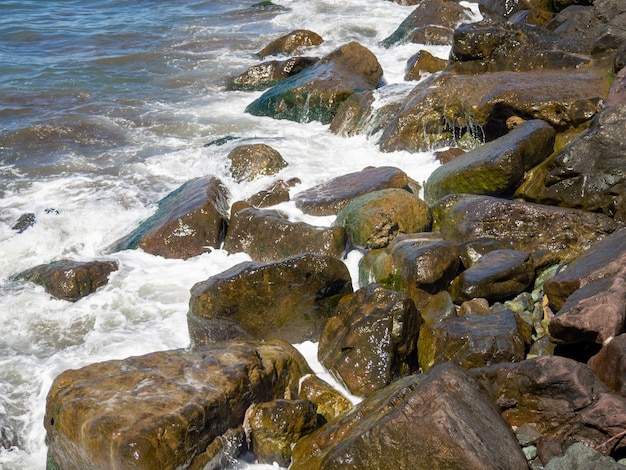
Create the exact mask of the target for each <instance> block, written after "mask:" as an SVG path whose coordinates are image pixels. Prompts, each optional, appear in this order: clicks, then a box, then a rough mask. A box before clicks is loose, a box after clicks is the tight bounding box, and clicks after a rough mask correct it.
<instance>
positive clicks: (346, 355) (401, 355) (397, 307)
mask: <svg viewBox="0 0 626 470" xmlns="http://www.w3.org/2000/svg"><path fill="white" fill-rule="evenodd" d="M421 322H422V319H421V318H420V316H419V314H418V313H417V310H416V309H415V305H414V304H413V301H412V300H411V299H410V298H409V297H408V295H406V294H405V293H403V292H395V291H391V290H388V289H384V288H382V287H381V286H379V285H377V284H370V285H368V286H366V287H363V288H361V289H359V290H358V291H356V292H355V293H354V294H351V295H348V296H346V297H344V298H342V299H341V301H340V302H339V304H338V306H337V310H336V315H335V316H333V317H331V318H330V319H329V320H328V322H327V323H326V326H325V327H324V331H323V332H322V335H321V336H320V340H319V349H318V359H319V361H320V362H321V363H322V365H324V367H325V368H326V369H327V370H328V371H330V372H331V373H332V374H333V375H334V376H335V377H336V378H337V379H338V380H339V381H340V382H341V383H343V384H345V386H346V388H347V389H348V390H349V391H350V393H352V394H354V395H359V396H368V395H371V394H372V393H373V392H375V391H376V390H380V389H381V388H383V387H385V386H386V385H388V384H389V383H391V382H392V381H393V380H396V379H398V378H400V377H403V376H405V375H408V374H410V373H411V372H413V371H414V370H416V367H417V360H416V356H415V343H416V341H417V335H418V333H419V328H420V325H421Z"/></svg>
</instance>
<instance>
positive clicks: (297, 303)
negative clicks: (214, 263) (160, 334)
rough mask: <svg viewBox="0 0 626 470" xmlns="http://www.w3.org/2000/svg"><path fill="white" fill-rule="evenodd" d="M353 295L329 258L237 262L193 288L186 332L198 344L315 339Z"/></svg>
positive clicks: (342, 268)
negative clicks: (341, 301) (342, 301)
mask: <svg viewBox="0 0 626 470" xmlns="http://www.w3.org/2000/svg"><path fill="white" fill-rule="evenodd" d="M351 292H352V282H351V279H350V273H349V272H348V268H347V267H346V265H345V264H344V263H343V262H342V261H341V260H339V259H337V258H333V257H330V256H323V255H313V254H305V255H300V256H295V257H292V258H287V259H285V260H281V261H277V262H273V263H266V264H261V263H254V262H244V263H240V264H238V265H236V266H234V267H232V268H230V269H228V270H226V271H224V272H222V273H220V274H217V275H215V276H212V277H210V278H209V279H207V280H206V281H203V282H199V283H197V284H196V285H194V286H193V287H192V288H191V298H190V300H189V312H188V314H187V323H188V326H189V334H190V336H191V340H192V342H193V344H194V345H196V346H199V345H202V344H207V343H212V342H215V341H218V340H222V339H228V338H234V337H242V338H254V339H269V338H280V339H284V340H286V341H289V342H290V343H301V342H303V341H307V340H310V341H317V340H318V338H319V335H320V333H321V332H322V329H323V328H324V325H325V324H326V321H327V320H328V318H329V317H331V316H332V315H333V311H334V308H335V306H336V305H337V302H339V299H340V298H341V297H343V296H344V295H347V294H349V293H351Z"/></svg>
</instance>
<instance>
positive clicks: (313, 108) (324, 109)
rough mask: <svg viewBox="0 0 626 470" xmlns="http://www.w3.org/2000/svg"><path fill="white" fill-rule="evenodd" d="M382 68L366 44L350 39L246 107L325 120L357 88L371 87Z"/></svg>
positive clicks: (256, 112)
mask: <svg viewBox="0 0 626 470" xmlns="http://www.w3.org/2000/svg"><path fill="white" fill-rule="evenodd" d="M382 76H383V70H382V68H381V66H380V64H379V63H378V60H377V59H376V56H374V54H372V52H371V51H369V50H368V49H367V48H365V47H363V46H362V45H360V44H359V43H357V42H351V43H348V44H346V45H344V46H341V47H340V48H338V49H336V50H335V51H333V52H331V53H330V54H329V55H327V56H325V57H324V58H322V59H321V60H320V61H319V62H317V63H316V64H315V65H313V66H311V67H309V68H307V69H305V70H303V71H302V72H300V73H299V74H297V75H294V76H292V77H289V78H287V79H285V80H283V81H281V82H280V83H278V84H277V85H275V86H273V87H272V88H270V89H269V90H268V91H266V92H265V93H264V94H263V95H261V96H260V97H259V98H257V99H256V100H255V101H253V102H252V103H251V104H250V105H248V107H247V108H246V112H248V113H250V114H253V115H255V116H270V117H273V118H276V119H289V120H291V121H297V122H310V121H320V122H322V123H323V124H328V123H329V122H330V121H331V120H332V118H333V117H334V116H335V114H336V112H337V108H338V107H339V105H340V104H341V103H342V102H343V101H345V100H346V99H347V98H348V97H349V96H351V95H352V94H354V93H356V92H357V91H363V90H373V89H375V88H376V87H377V86H378V84H379V82H380V80H381V79H382Z"/></svg>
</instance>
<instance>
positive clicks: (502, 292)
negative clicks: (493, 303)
mask: <svg viewBox="0 0 626 470" xmlns="http://www.w3.org/2000/svg"><path fill="white" fill-rule="evenodd" d="M534 279H535V266H534V264H533V260H532V258H531V257H530V256H529V255H528V253H525V252H523V251H518V250H495V251H491V252H489V253H487V254H485V255H483V256H481V257H480V258H479V259H478V261H476V264H474V266H472V267H470V268H469V269H467V270H466V271H463V272H462V273H461V274H459V276H457V277H456V278H455V279H454V280H453V281H452V283H451V284H450V294H452V298H453V299H454V301H455V302H457V303H461V302H464V301H466V300H471V299H474V298H476V297H481V298H485V299H487V300H506V299H509V298H511V297H513V296H515V295H517V294H519V293H520V292H522V291H524V290H526V288H528V286H530V284H531V283H532V282H533V280H534Z"/></svg>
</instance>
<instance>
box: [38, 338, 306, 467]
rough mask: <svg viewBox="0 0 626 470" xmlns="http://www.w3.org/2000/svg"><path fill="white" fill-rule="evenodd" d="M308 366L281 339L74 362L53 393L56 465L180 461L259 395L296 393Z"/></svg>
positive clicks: (48, 419)
mask: <svg viewBox="0 0 626 470" xmlns="http://www.w3.org/2000/svg"><path fill="white" fill-rule="evenodd" d="M308 372H309V369H308V366H307V365H306V361H305V360H304V358H303V357H302V356H301V355H300V353H298V351H297V350H295V349H294V348H293V347H292V346H291V345H289V344H287V343H285V342H283V341H278V340H273V341H264V342H245V341H231V342H222V343H217V344H214V345H212V346H210V347H205V348H202V349H199V350H195V351H188V350H183V349H177V350H172V351H160V352H155V353H151V354H147V355H144V356H136V357H129V358H127V359H123V360H114V361H107V362H100V363H94V364H91V365H88V366H85V367H83V368H81V369H77V370H67V371H65V372H63V373H62V374H61V375H59V376H58V377H57V378H56V379H55V380H54V382H53V384H52V386H51V388H50V391H49V393H48V398H47V404H46V415H45V421H44V422H45V427H46V433H47V443H48V465H49V466H50V468H68V469H69V468H91V469H102V470H109V469H112V468H136V469H146V470H152V469H156V468H158V469H163V470H167V469H171V470H174V469H178V468H187V467H188V466H190V465H193V460H194V458H195V457H196V456H198V455H199V454H201V453H203V452H204V451H205V450H206V448H207V446H208V445H209V444H211V442H212V441H213V440H214V439H216V438H218V437H219V436H222V435H224V433H226V431H227V430H229V429H235V428H237V427H238V426H240V425H241V424H242V423H243V421H244V414H245V412H246V410H247V409H248V407H249V406H250V405H251V404H252V403H253V402H263V401H270V400H273V399H276V398H283V397H292V396H293V397H295V396H296V395H297V387H298V380H299V379H300V377H301V376H302V375H304V374H306V373H308Z"/></svg>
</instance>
